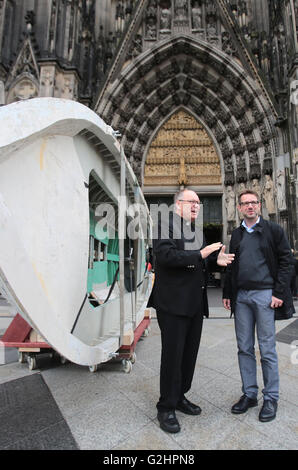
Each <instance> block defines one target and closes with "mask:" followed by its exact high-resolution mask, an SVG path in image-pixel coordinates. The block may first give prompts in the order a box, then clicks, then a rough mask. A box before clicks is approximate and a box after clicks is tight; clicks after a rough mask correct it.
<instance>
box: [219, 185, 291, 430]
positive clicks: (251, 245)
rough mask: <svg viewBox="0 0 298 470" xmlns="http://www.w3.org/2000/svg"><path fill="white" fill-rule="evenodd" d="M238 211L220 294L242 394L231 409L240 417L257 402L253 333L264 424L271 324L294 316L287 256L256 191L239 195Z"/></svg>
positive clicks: (270, 405) (273, 365)
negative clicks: (231, 316) (229, 318)
mask: <svg viewBox="0 0 298 470" xmlns="http://www.w3.org/2000/svg"><path fill="white" fill-rule="evenodd" d="M238 210H239V212H240V213H241V214H242V216H243V221H242V223H241V225H240V227H238V228H236V229H235V230H234V231H233V233H232V237H231V242H230V250H229V251H230V253H235V261H234V262H233V264H232V265H231V266H228V268H227V272H226V278H225V284H224V290H223V303H224V307H225V308H227V309H231V311H232V313H235V331H236V338H237V345H238V361H239V368H240V373H241V379H242V392H243V395H242V396H241V398H240V400H239V401H238V402H237V403H235V404H234V405H233V406H232V409H231V411H232V413H234V414H241V413H245V412H246V411H247V410H248V408H251V407H254V406H257V404H258V400H257V394H258V385H257V367H256V357H255V330H256V331H257V337H258V342H259V348H260V353H261V364H262V372H263V380H264V389H263V390H262V393H263V398H264V401H263V406H262V408H261V410H260V413H259V420H260V421H261V422H267V421H272V420H273V419H274V418H275V416H276V411H277V402H278V398H279V374H278V358H277V353H276V347H275V323H274V321H275V320H278V319H286V318H290V317H291V316H292V315H293V313H294V312H295V309H294V305H293V301H292V296H291V290H290V273H291V267H292V254H291V249H290V245H289V242H288V240H287V237H286V235H285V233H284V230H283V229H282V227H280V226H279V225H278V224H276V223H273V222H270V221H268V220H264V219H263V218H262V217H261V216H260V210H261V204H260V200H259V195H258V194H257V193H256V192H254V191H251V190H246V191H243V192H242V193H241V194H240V195H239V198H238Z"/></svg>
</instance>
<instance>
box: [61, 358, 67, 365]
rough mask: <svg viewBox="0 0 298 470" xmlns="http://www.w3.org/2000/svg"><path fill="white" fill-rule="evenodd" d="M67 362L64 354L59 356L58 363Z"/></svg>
mask: <svg viewBox="0 0 298 470" xmlns="http://www.w3.org/2000/svg"><path fill="white" fill-rule="evenodd" d="M66 363H67V359H66V357H64V356H60V364H62V365H64V364H66Z"/></svg>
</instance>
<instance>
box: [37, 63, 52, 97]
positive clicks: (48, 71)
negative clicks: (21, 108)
mask: <svg viewBox="0 0 298 470" xmlns="http://www.w3.org/2000/svg"><path fill="white" fill-rule="evenodd" d="M54 84H55V66H54V65H49V66H43V67H41V70H40V96H53V95H54Z"/></svg>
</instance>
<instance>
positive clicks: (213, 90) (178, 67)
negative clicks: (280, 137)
mask: <svg viewBox="0 0 298 470" xmlns="http://www.w3.org/2000/svg"><path fill="white" fill-rule="evenodd" d="M181 106H183V107H184V108H185V109H187V110H188V111H189V112H190V113H191V114H193V115H195V116H197V117H198V119H199V120H200V121H201V122H202V123H204V125H205V126H206V128H208V129H209V130H210V132H211V133H212V136H213V137H214V141H215V142H216V147H217V148H218V149H219V154H220V156H221V158H222V170H223V188H224V193H225V194H226V192H227V188H228V187H229V191H230V187H232V189H233V190H234V192H235V194H237V192H238V191H239V190H240V189H241V188H242V187H243V186H244V185H252V182H253V181H254V182H255V180H257V181H258V182H259V185H260V188H261V190H262V187H263V184H264V183H263V181H264V180H265V178H264V177H265V175H266V174H270V175H272V173H273V172H274V171H275V168H274V157H275V156H276V153H277V149H276V134H275V127H274V122H275V121H276V115H275V110H274V108H273V107H272V104H271V103H270V101H269V100H268V99H267V97H266V96H265V95H264V94H263V92H262V89H261V87H260V86H258V83H257V81H256V80H253V79H252V78H251V77H250V76H249V75H248V74H247V72H245V71H244V69H243V68H242V67H241V66H240V65H239V63H238V62H236V60H234V59H232V58H231V57H230V56H228V55H227V54H225V53H224V52H223V51H220V50H219V49H217V48H215V47H213V46H212V45H210V44H208V43H207V42H204V41H202V40H201V41H200V40H198V39H196V40H194V39H193V38H191V37H189V36H183V35H180V36H179V37H174V38H171V39H170V40H166V41H163V42H162V43H160V44H159V45H158V46H156V47H155V48H152V49H150V50H148V51H146V52H144V53H143V54H141V55H140V56H138V57H137V58H136V60H135V61H134V62H133V63H131V64H130V65H129V66H127V67H125V68H124V69H123V70H122V72H121V74H120V75H119V76H118V78H117V79H116V80H115V81H114V83H113V85H112V86H111V88H110V91H109V93H106V95H105V97H104V99H103V100H102V101H101V103H100V106H99V109H98V112H99V114H100V115H101V116H102V117H103V119H104V120H105V121H107V122H108V123H109V124H110V125H111V126H112V127H113V128H114V129H117V130H118V131H120V132H121V134H122V139H121V141H122V144H123V146H124V149H125V153H126V156H127V157H128V159H129V160H130V162H131V165H132V167H133V169H134V171H135V173H136V174H137V176H138V179H139V181H140V182H141V183H143V181H144V174H143V170H144V159H145V157H146V148H148V143H149V142H150V139H151V140H152V136H153V135H155V134H156V130H157V129H158V128H159V127H160V123H161V122H162V121H165V120H166V119H167V118H168V117H169V116H170V115H171V114H173V112H174V111H175V110H177V109H178V108H179V107H181ZM236 217H237V215H236ZM235 222H236V221H235ZM232 225H233V221H231V226H232Z"/></svg>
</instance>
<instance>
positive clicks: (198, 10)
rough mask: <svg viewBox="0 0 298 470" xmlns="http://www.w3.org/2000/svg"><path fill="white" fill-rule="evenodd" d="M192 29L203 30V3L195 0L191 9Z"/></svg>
mask: <svg viewBox="0 0 298 470" xmlns="http://www.w3.org/2000/svg"><path fill="white" fill-rule="evenodd" d="M191 19H192V28H193V29H201V28H202V2H201V1H200V2H199V1H198V0H195V1H194V4H193V7H192V9H191Z"/></svg>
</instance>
